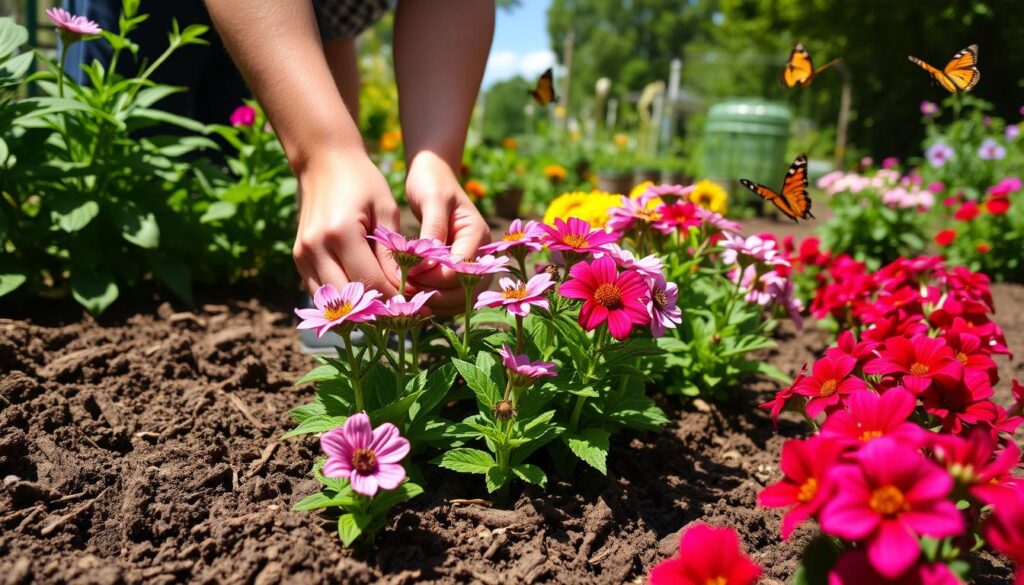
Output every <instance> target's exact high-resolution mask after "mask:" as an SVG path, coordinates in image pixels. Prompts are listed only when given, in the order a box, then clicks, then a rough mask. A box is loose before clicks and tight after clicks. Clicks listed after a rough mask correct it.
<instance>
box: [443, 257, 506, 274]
mask: <svg viewBox="0 0 1024 585" xmlns="http://www.w3.org/2000/svg"><path fill="white" fill-rule="evenodd" d="M439 261H440V262H441V264H444V265H445V266H447V267H448V268H451V269H452V271H453V272H455V273H456V274H462V275H466V276H477V277H480V276H484V275H487V274H497V273H499V272H508V262H509V259H508V257H507V256H501V257H499V258H496V257H494V256H491V255H490V254H488V255H486V256H477V257H476V258H463V257H462V256H453V255H451V254H449V255H447V256H443V257H441V258H439Z"/></svg>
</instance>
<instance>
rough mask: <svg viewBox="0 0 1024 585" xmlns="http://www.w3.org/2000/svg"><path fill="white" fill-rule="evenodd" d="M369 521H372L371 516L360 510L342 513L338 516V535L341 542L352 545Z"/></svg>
mask: <svg viewBox="0 0 1024 585" xmlns="http://www.w3.org/2000/svg"><path fill="white" fill-rule="evenodd" d="M371 522H373V516H370V515H368V514H363V513H362V512H349V513H348V514H342V515H341V517H340V518H338V537H340V538H341V543H342V544H344V545H345V546H352V543H353V542H355V541H356V539H357V538H359V535H360V534H362V533H363V530H365V529H366V527H367V526H369V525H370V523H371Z"/></svg>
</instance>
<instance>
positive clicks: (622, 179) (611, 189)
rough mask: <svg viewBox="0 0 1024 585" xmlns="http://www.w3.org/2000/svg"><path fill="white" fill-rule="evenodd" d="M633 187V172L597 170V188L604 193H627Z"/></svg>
mask: <svg viewBox="0 0 1024 585" xmlns="http://www.w3.org/2000/svg"><path fill="white" fill-rule="evenodd" d="M632 188H633V173H622V172H609V171H598V172H597V189H598V190H599V191H604V192H606V193H616V194H618V195H628V194H629V191H630V189H632Z"/></svg>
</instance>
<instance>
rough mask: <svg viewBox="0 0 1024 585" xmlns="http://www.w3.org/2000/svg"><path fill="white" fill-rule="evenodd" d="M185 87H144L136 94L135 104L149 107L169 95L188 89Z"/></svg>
mask: <svg viewBox="0 0 1024 585" xmlns="http://www.w3.org/2000/svg"><path fill="white" fill-rule="evenodd" d="M187 90H188V88H185V87H174V86H171V85H157V86H154V87H147V88H145V89H142V90H140V91H139V93H137V94H136V95H135V106H136V107H139V108H148V107H150V106H152V105H153V104H155V103H157V102H159V101H160V100H162V99H164V98H165V97H167V96H169V95H173V94H176V93H181V92H183V91H187Z"/></svg>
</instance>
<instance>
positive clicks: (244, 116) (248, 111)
mask: <svg viewBox="0 0 1024 585" xmlns="http://www.w3.org/2000/svg"><path fill="white" fill-rule="evenodd" d="M255 123H256V108H254V107H252V106H250V105H249V104H242V105H240V106H238V107H237V108H235V111H234V112H231V125H232V126H252V125H253V124H255Z"/></svg>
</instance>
